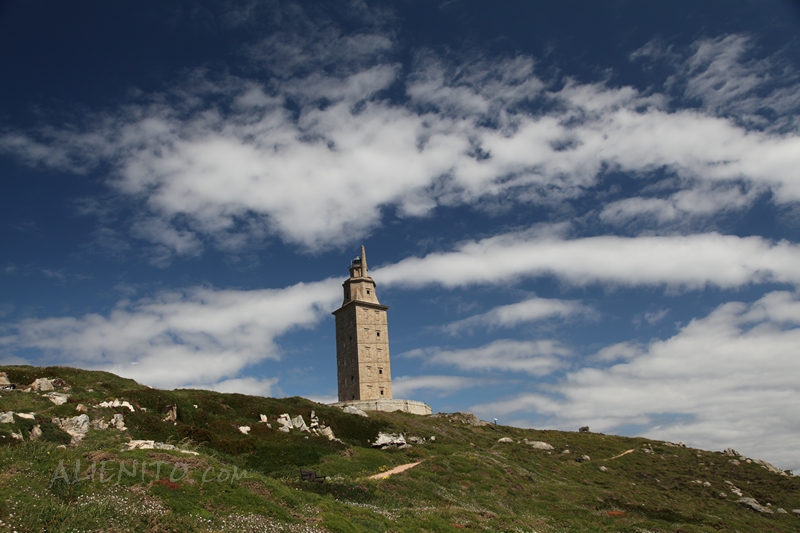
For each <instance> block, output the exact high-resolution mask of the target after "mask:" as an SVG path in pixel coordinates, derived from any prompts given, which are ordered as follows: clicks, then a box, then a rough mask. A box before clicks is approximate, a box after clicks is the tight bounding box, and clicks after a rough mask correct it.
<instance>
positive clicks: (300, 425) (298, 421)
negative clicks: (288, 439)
mask: <svg viewBox="0 0 800 533" xmlns="http://www.w3.org/2000/svg"><path fill="white" fill-rule="evenodd" d="M292 426H293V427H294V428H295V429H298V430H300V431H308V426H306V422H305V420H303V417H302V416H301V415H297V416H296V417H294V418H292Z"/></svg>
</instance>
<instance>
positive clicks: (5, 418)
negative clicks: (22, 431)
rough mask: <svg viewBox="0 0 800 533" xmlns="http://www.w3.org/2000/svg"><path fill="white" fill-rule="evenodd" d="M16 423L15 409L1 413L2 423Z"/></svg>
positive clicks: (0, 421) (0, 419)
mask: <svg viewBox="0 0 800 533" xmlns="http://www.w3.org/2000/svg"><path fill="white" fill-rule="evenodd" d="M13 423H14V411H6V412H5V413H0V424H13Z"/></svg>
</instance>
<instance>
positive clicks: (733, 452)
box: [722, 448, 742, 457]
mask: <svg viewBox="0 0 800 533" xmlns="http://www.w3.org/2000/svg"><path fill="white" fill-rule="evenodd" d="M722 455H728V456H730V457H739V456H740V455H742V454H740V453H739V452H737V451H736V450H734V449H733V448H725V451H724V452H722Z"/></svg>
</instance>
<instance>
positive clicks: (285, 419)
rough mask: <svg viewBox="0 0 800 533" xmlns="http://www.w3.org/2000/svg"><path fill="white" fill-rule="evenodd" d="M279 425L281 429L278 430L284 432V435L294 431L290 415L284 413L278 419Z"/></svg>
mask: <svg viewBox="0 0 800 533" xmlns="http://www.w3.org/2000/svg"><path fill="white" fill-rule="evenodd" d="M278 424H280V425H281V427H279V428H278V431H282V432H283V433H289V431H290V430H291V429H292V419H291V418H289V413H283V414H282V415H280V416H279V417H278Z"/></svg>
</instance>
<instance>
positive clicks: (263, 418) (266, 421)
mask: <svg viewBox="0 0 800 533" xmlns="http://www.w3.org/2000/svg"><path fill="white" fill-rule="evenodd" d="M258 417H259V418H260V419H261V421H262V422H263V423H265V424H269V420H268V419H267V415H258Z"/></svg>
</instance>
